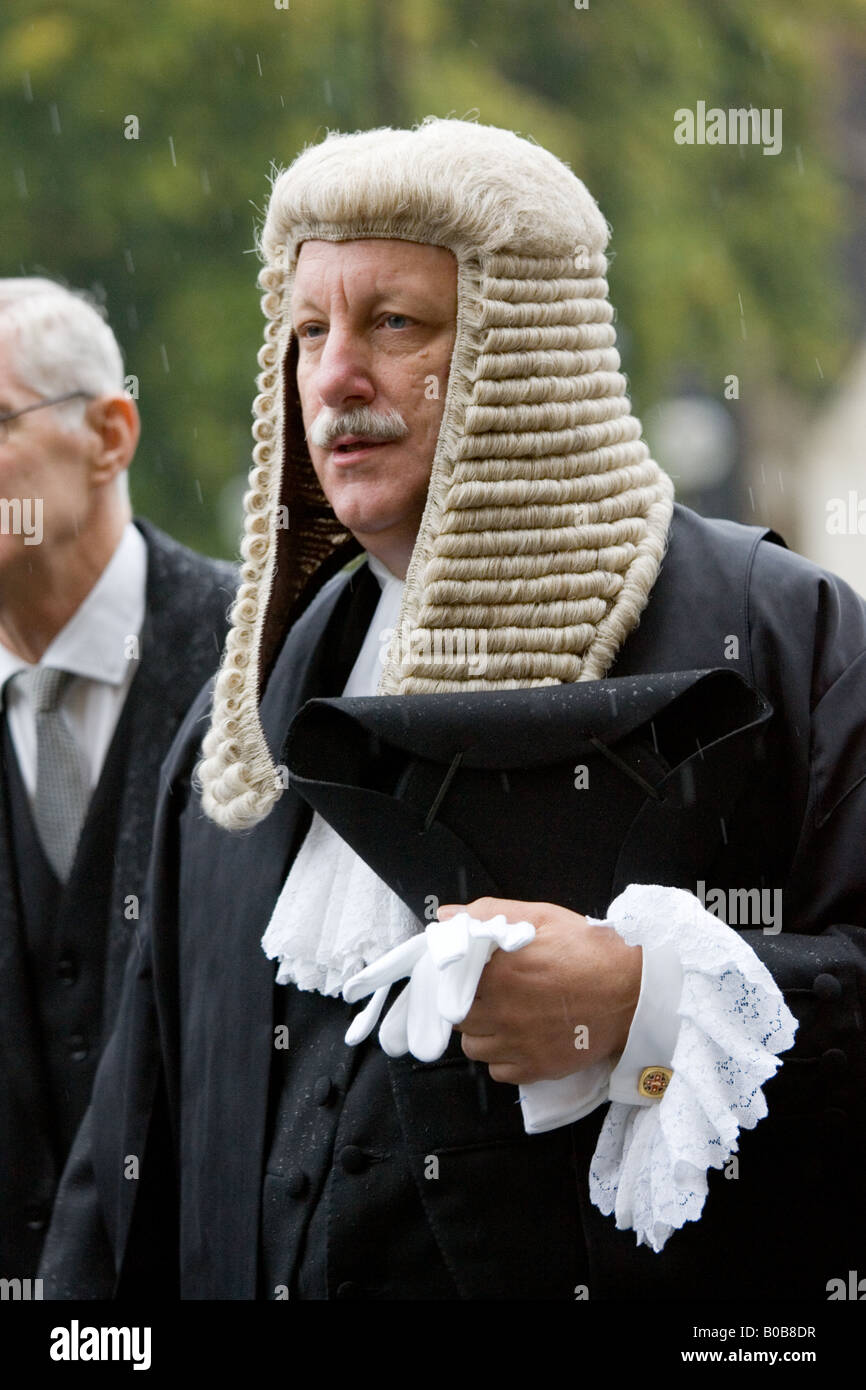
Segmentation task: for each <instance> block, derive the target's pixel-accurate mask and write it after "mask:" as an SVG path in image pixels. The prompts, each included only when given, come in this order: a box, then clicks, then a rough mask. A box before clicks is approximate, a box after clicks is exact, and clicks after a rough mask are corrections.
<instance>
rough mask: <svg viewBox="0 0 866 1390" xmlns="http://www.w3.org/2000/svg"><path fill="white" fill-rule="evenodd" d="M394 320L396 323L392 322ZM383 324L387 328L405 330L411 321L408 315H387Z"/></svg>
mask: <svg viewBox="0 0 866 1390" xmlns="http://www.w3.org/2000/svg"><path fill="white" fill-rule="evenodd" d="M395 319H396V320H397V321H396V323H395V321H394V320H395ZM383 322H384V323H386V324H387V325H388V327H389V328H405V327H406V325H407V324H408V323H411V322H412V320H411V319H410V318H409V316H408V314H388V315H387V316H386V318H385V319H384V320H383Z"/></svg>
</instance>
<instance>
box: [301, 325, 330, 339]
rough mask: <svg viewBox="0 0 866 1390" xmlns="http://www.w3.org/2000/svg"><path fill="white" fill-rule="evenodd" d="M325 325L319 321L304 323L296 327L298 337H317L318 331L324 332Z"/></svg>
mask: <svg viewBox="0 0 866 1390" xmlns="http://www.w3.org/2000/svg"><path fill="white" fill-rule="evenodd" d="M324 331H325V326H324V324H321V323H304V324H302V325H301V327H300V328H299V329H298V337H299V338H317V337H318V336H319V334H320V333H324Z"/></svg>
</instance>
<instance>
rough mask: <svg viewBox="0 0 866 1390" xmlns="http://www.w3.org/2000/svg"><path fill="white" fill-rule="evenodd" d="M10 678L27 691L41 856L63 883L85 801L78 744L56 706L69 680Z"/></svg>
mask: <svg viewBox="0 0 866 1390" xmlns="http://www.w3.org/2000/svg"><path fill="white" fill-rule="evenodd" d="M12 679H13V680H14V681H16V682H17V683H18V685H19V688H20V689H23V690H25V691H26V692H27V695H28V698H29V700H30V703H31V705H32V707H33V712H34V716H35V719H36V800H35V803H34V806H33V819H34V820H35V822H36V829H37V831H38V832H39V838H40V840H41V841H42V848H43V849H44V850H45V855H46V857H47V859H48V861H49V863H50V864H51V867H52V868H53V869H54V872H55V873H56V874H57V877H58V878H59V879H60V881H61V883H65V882H66V880H67V879H68V878H69V874H70V872H71V869H72V865H73V862H74V860H75V851H76V849H77V848H78V837H79V835H80V834H81V827H82V825H83V824H84V817H85V816H86V814H87V805H88V802H89V800H90V792H89V788H88V785H87V782H86V781H85V777H84V769H83V767H82V759H81V754H80V752H79V749H78V745H77V744H76V742H75V739H74V738H73V736H72V733H71V731H70V729H69V726H68V725H67V723H66V720H65V719H64V718H63V715H62V713H61V711H60V708H59V706H60V701H61V699H62V697H63V694H64V692H65V690H66V687H67V686H68V685H69V682H70V681H71V680H72V679H73V677H72V674H71V672H69V671H58V670H55V669H54V667H51V666H36V667H35V668H34V669H33V670H31V671H22V672H19V673H18V675H16V676H13V678H12Z"/></svg>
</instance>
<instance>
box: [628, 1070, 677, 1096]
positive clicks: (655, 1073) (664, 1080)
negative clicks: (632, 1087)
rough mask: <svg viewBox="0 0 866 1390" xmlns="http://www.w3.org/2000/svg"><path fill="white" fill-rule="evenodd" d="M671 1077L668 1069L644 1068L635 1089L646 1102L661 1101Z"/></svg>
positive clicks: (671, 1074) (671, 1073)
mask: <svg viewBox="0 0 866 1390" xmlns="http://www.w3.org/2000/svg"><path fill="white" fill-rule="evenodd" d="M672 1076H673V1072H672V1071H671V1069H670V1067H644V1069H643V1071H642V1072H641V1074H640V1076H639V1078H638V1083H637V1088H638V1090H639V1091H640V1093H641V1095H642V1096H646V1098H647V1100H661V1098H662V1096H663V1095H664V1093H665V1091H666V1090H667V1088H668V1085H669V1084H670V1079H671V1077H672Z"/></svg>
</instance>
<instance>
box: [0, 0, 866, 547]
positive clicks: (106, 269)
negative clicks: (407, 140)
mask: <svg viewBox="0 0 866 1390" xmlns="http://www.w3.org/2000/svg"><path fill="white" fill-rule="evenodd" d="M863 17H864V0H834V3H833V6H832V16H829V12H828V9H827V7H824V8H823V9H822V11H821V13H820V14H819V13H818V12H817V10H815V9H810V10H808V11H803V12H799V13H796V14H793V13H792V12H791V7H790V5H789V4H788V3H787V0H764V3H763V4H762V6H761V7H760V9H756V8H755V7H754V6H753V5H752V4H751V3H750V0H729V3H728V4H727V5H726V6H724V7H723V8H719V7H715V6H713V5H712V4H711V3H709V0H706V2H705V0H616V3H615V4H612V3H608V4H602V3H600V0H598V3H597V0H590V4H589V7H588V8H587V9H578V8H577V7H576V6H575V5H574V4H573V3H572V0H471V3H470V0H450V2H449V0H363V3H357V2H356V0H351V2H350V0H287V7H286V8H277V5H276V4H275V3H274V0H250V3H248V4H247V5H244V6H240V5H238V4H236V3H235V0H186V3H185V4H184V5H182V6H179V5H175V4H171V3H169V0H152V3H151V4H149V5H148V6H147V7H146V8H144V7H141V8H129V7H124V8H122V9H121V8H119V7H118V6H117V5H116V4H115V3H114V0H77V3H76V4H75V5H74V6H72V7H70V6H69V5H61V4H59V3H57V0H28V2H27V3H25V2H24V0H17V3H16V2H15V0H13V3H11V4H9V5H8V6H7V7H4V10H3V14H2V17H0V167H2V168H4V169H5V170H6V171H7V172H6V197H5V199H4V201H3V204H2V212H0V219H2V220H0V230H2V236H0V273H2V274H4V275H5V274H20V273H28V274H29V273H40V272H41V273H48V274H51V275H55V276H59V277H61V278H62V279H64V280H65V281H66V282H67V283H69V284H71V285H74V286H81V287H87V288H89V289H91V290H92V291H93V292H94V293H95V294H96V295H97V296H98V297H99V298H100V299H101V300H102V301H103V302H104V303H105V305H106V308H107V310H108V312H109V315H110V317H111V320H112V323H113V325H114V328H115V331H116V332H117V334H118V337H119V339H120V341H121V343H122V345H123V347H124V349H125V353H126V358H127V363H128V366H127V370H128V371H129V372H130V373H134V374H135V375H136V376H137V377H138V379H139V383H140V402H139V404H140V407H141V411H142V416H143V420H144V436H143V442H142V446H141V450H140V454H139V458H138V459H137V460H136V463H135V465H134V480H133V494H134V499H135V502H136V504H137V506H138V508H139V509H140V510H141V511H142V512H145V513H147V514H149V515H151V516H152V517H153V518H154V520H156V521H157V522H158V523H160V524H162V525H164V526H166V527H167V529H169V530H170V531H172V532H173V533H174V534H176V535H177V536H179V537H180V538H181V539H184V540H186V541H188V542H189V543H191V544H193V545H197V546H199V547H201V548H203V549H207V550H210V551H212V552H221V553H228V552H230V551H231V550H232V549H233V542H232V541H231V540H229V539H228V538H227V536H226V534H225V533H224V532H221V529H220V521H219V517H220V498H221V496H222V495H223V493H224V490H225V489H226V488H227V487H230V486H231V485H232V483H233V481H235V480H238V479H239V478H242V476H243V474H244V473H245V470H246V468H247V466H248V460H249V447H250V440H249V430H248V424H249V418H250V417H249V408H250V401H251V398H252V394H253V377H254V375H255V371H256V363H255V354H256V351H257V348H258V345H259V342H260V337H261V315H260V310H259V308H258V295H257V292H256V290H255V275H256V272H257V268H258V266H257V261H256V258H255V255H254V254H253V252H254V245H255V226H256V224H257V222H258V221H259V220H260V217H261V213H262V210H263V208H264V205H265V202H266V199H267V193H268V175H269V172H270V171H271V169H272V165H273V163H274V162H276V164H277V165H278V166H280V165H285V164H286V163H288V162H289V161H290V160H291V158H292V157H293V156H294V154H295V153H296V152H297V151H298V150H299V149H301V148H302V147H303V145H304V144H306V143H309V142H310V141H314V140H316V139H319V138H321V136H322V135H323V134H324V133H325V131H326V129H328V128H334V129H348V130H354V129H359V128H363V127H367V126H373V125H382V124H406V123H412V122H413V121H415V120H418V119H420V118H421V117H422V116H424V115H426V114H428V113H431V112H432V113H435V114H438V115H447V114H456V115H460V116H463V115H467V114H469V113H470V112H476V113H477V114H478V117H479V119H481V120H483V121H486V122H490V123H492V124H501V125H508V126H510V127H512V128H513V129H516V130H519V131H520V132H521V133H523V134H529V135H531V136H533V137H534V138H535V139H537V140H538V141H539V142H540V143H542V144H545V145H548V146H549V147H550V148H551V149H552V150H553V151H554V152H555V153H556V154H558V155H560V156H561V157H562V158H564V159H566V160H567V161H568V162H569V163H570V164H571V165H572V167H573V168H574V169H575V171H576V172H577V173H578V174H579V175H580V176H581V177H583V178H584V179H585V181H586V183H587V184H588V186H589V187H590V189H591V190H592V192H593V193H594V194H595V196H596V197H597V198H598V200H599V202H600V204H601V207H602V210H603V211H604V213H605V215H606V216H607V218H608V220H609V221H610V222H611V223H612V226H613V232H614V235H613V240H612V246H611V250H612V253H613V255H614V257H615V259H614V260H613V263H612V266H611V283H612V297H613V299H614V302H615V303H616V304H617V306H618V309H619V312H620V316H621V327H620V333H621V340H622V348H623V353H624V357H625V361H626V365H627V367H628V369H629V370H630V372H631V374H632V377H633V389H634V393H635V396H636V397H637V399H638V401H639V402H640V400H641V399H642V400H643V401H648V400H651V399H652V398H654V397H655V396H656V395H658V394H659V393H661V392H663V391H665V390H668V389H671V387H672V386H674V385H675V384H676V382H677V381H678V380H680V378H681V377H682V374H683V372H684V370H688V371H689V372H690V373H691V374H692V376H694V377H696V378H697V379H698V380H700V381H702V382H703V383H704V384H705V385H706V386H707V388H708V389H710V390H711V391H713V392H715V394H717V395H720V394H721V382H722V378H723V377H724V376H725V375H727V374H728V373H732V372H733V373H738V374H740V375H741V378H742V379H743V380H750V381H754V380H758V379H760V377H761V375H765V376H770V377H775V378H779V379H782V380H787V381H789V382H791V383H793V384H795V385H797V386H798V387H800V388H801V389H802V388H803V387H808V388H810V389H811V388H812V387H813V386H815V385H817V383H818V381H819V372H818V371H817V370H816V363H815V360H816V358H817V359H819V361H820V362H821V363H822V364H823V370H824V373H825V375H832V374H833V372H834V371H835V370H836V368H837V367H838V364H839V363H840V361H841V359H842V357H843V355H844V353H845V350H846V328H845V323H846V320H845V312H844V311H845V299H844V294H843V293H842V290H841V286H840V285H839V283H838V281H837V280H836V279H834V264H835V259H834V258H835V253H836V247H837V244H838V238H839V230H840V218H841V213H842V200H841V197H840V186H841V185H840V179H839V175H838V172H837V170H836V168H835V167H834V164H833V159H832V152H831V150H830V148H829V137H828V131H827V114H828V112H829V111H831V109H832V100H833V82H834V72H835V69H834V64H833V53H834V51H835V47H836V46H838V45H839V44H841V43H847V44H849V45H852V44H854V43H862V33H861V29H860V27H859V25H860V21H862V19H863ZM698 100H703V101H706V102H707V105H708V106H711V105H719V106H722V107H728V106H743V105H748V104H750V103H751V104H753V105H755V106H757V107H759V108H760V107H771V108H773V107H780V108H781V109H782V111H783V135H784V141H783V149H782V152H781V154H779V155H777V156H773V157H768V156H763V155H762V153H761V150H760V148H759V147H747V148H739V147H724V146H719V147H711V148H710V147H698V146H695V147H689V146H680V145H677V144H675V142H674V139H673V130H674V111H675V110H676V109H677V108H678V107H690V108H692V109H694V107H695V105H696V102H697V101H698ZM132 117H134V118H135V119H134V120H131V119H130V118H132Z"/></svg>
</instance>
